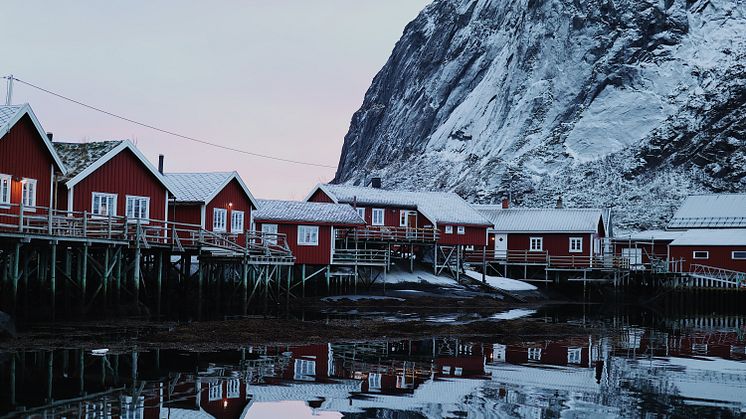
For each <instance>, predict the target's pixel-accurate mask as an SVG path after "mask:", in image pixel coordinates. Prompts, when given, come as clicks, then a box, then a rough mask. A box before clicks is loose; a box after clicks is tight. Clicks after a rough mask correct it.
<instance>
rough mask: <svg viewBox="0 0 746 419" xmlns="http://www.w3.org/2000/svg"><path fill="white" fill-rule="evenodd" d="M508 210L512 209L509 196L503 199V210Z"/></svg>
mask: <svg viewBox="0 0 746 419" xmlns="http://www.w3.org/2000/svg"><path fill="white" fill-rule="evenodd" d="M508 208H510V198H508V197H507V196H504V197H503V209H508Z"/></svg>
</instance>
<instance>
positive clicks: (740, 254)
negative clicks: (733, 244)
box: [730, 250, 746, 260]
mask: <svg viewBox="0 0 746 419" xmlns="http://www.w3.org/2000/svg"><path fill="white" fill-rule="evenodd" d="M730 258H731V259H733V260H746V250H734V251H732V252H731V253H730Z"/></svg>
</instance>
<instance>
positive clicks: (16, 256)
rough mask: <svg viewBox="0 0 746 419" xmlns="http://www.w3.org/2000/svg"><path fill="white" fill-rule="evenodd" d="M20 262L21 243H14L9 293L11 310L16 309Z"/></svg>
mask: <svg viewBox="0 0 746 419" xmlns="http://www.w3.org/2000/svg"><path fill="white" fill-rule="evenodd" d="M20 263H21V243H16V247H15V250H14V252H13V268H12V271H11V274H10V276H11V280H12V281H13V283H12V284H11V287H12V288H11V293H10V298H11V301H10V304H11V307H12V308H13V310H12V311H15V310H16V303H17V298H18V279H19V276H20V273H19V270H20Z"/></svg>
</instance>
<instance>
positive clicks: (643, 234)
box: [614, 230, 683, 242]
mask: <svg viewBox="0 0 746 419" xmlns="http://www.w3.org/2000/svg"><path fill="white" fill-rule="evenodd" d="M682 233H683V231H669V230H645V231H638V232H636V233H630V234H625V235H622V236H617V237H614V240H618V241H624V240H633V241H651V242H652V241H671V240H674V239H676V238H678V237H679V236H681V234H682Z"/></svg>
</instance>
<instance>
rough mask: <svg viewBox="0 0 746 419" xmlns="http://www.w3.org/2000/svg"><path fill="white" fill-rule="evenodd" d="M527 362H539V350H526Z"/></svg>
mask: <svg viewBox="0 0 746 419" xmlns="http://www.w3.org/2000/svg"><path fill="white" fill-rule="evenodd" d="M528 360H529V361H541V348H528Z"/></svg>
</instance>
